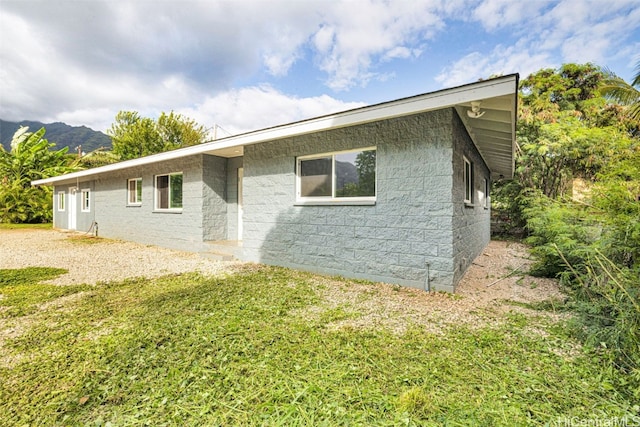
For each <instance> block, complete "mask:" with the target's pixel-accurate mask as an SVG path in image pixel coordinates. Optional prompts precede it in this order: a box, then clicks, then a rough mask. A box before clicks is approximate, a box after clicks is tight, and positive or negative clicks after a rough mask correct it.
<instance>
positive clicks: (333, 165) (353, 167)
mask: <svg viewBox="0 0 640 427" xmlns="http://www.w3.org/2000/svg"><path fill="white" fill-rule="evenodd" d="M296 163H297V167H296V195H297V200H298V201H300V202H314V201H327V202H331V201H336V202H338V201H363V202H366V201H375V198H376V148H375V147H368V148H364V149H359V150H350V151H340V152H333V153H323V154H317V155H313V156H302V157H298V159H297V162H296Z"/></svg>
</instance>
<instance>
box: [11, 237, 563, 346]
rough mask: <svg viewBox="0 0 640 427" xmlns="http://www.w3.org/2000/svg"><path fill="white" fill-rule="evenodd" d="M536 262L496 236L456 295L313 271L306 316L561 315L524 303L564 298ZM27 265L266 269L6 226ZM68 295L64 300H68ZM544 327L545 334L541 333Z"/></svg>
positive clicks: (380, 319) (83, 270) (357, 321)
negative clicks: (336, 311) (338, 312)
mask: <svg viewBox="0 0 640 427" xmlns="http://www.w3.org/2000/svg"><path fill="white" fill-rule="evenodd" d="M530 264H531V260H530V258H529V252H528V250H527V248H526V246H524V245H522V244H519V243H512V242H502V241H492V242H491V243H490V244H489V245H488V246H487V248H486V249H485V250H484V251H483V253H482V254H481V255H480V256H478V257H477V258H476V260H475V261H474V262H473V264H472V266H471V267H470V268H469V270H468V271H467V273H466V274H465V276H464V277H463V279H462V280H461V282H460V283H459V285H458V288H457V290H456V294H447V293H442V292H430V293H427V292H424V291H423V290H420V289H412V288H404V287H399V286H397V285H388V284H382V283H375V284H371V283H368V282H360V281H355V282H353V281H342V280H337V279H336V278H334V277H329V276H313V279H312V282H314V283H315V284H316V285H317V286H316V290H317V292H318V295H319V296H321V297H322V299H323V302H322V303H320V304H318V305H317V306H311V307H306V308H305V309H304V312H301V313H300V314H301V315H304V316H309V317H316V316H322V315H323V313H324V312H325V311H326V310H330V309H332V308H337V307H341V308H344V309H345V310H347V311H350V310H351V308H350V307H352V306H356V305H357V311H358V312H359V313H360V315H359V316H356V318H354V319H347V320H343V321H337V322H334V323H332V324H329V325H327V326H328V327H330V328H343V327H348V328H362V329H367V328H379V327H386V328H388V329H390V330H392V331H395V332H397V333H402V332H404V331H405V330H406V328H407V326H408V325H411V324H419V325H422V326H423V327H425V328H427V329H429V330H431V331H433V332H434V333H441V332H442V331H444V330H445V329H444V328H443V326H445V325H452V324H458V325H459V324H466V325H469V326H471V327H481V326H483V325H491V324H497V323H500V322H502V321H503V320H504V313H509V312H514V311H516V312H522V313H525V314H528V315H532V316H545V317H549V318H551V319H552V320H557V319H559V318H561V317H563V315H561V314H556V313H553V312H540V311H533V310H531V309H528V308H525V307H524V306H522V304H520V305H518V304H515V305H514V304H513V302H516V303H531V302H537V301H544V300H549V299H563V298H564V295H563V294H562V293H561V292H560V291H559V289H558V284H557V281H555V280H551V279H541V278H534V277H531V276H528V275H526V273H525V272H526V271H527V270H528V268H529V266H530ZM27 266H43V267H60V268H65V269H68V270H69V273H67V274H64V275H62V276H60V277H58V278H57V279H55V280H53V281H51V283H54V284H59V285H67V284H77V283H90V284H93V283H97V282H106V281H112V280H122V279H126V278H132V277H155V276H162V275H166V274H172V273H183V272H193V271H199V272H201V273H203V274H206V275H216V274H224V273H227V272H233V271H236V272H237V271H239V270H242V269H245V270H246V269H248V270H251V269H254V268H256V269H259V268H260V267H259V266H257V265H252V264H242V266H241V263H239V262H222V261H214V260H210V259H207V258H202V257H200V255H198V254H194V253H188V252H180V251H174V250H170V249H165V248H160V247H157V246H150V245H141V244H137V243H132V242H123V241H117V240H108V239H98V240H95V239H93V238H89V237H86V236H84V235H82V234H79V233H72V232H62V231H57V230H1V231H0V269H2V268H23V267H27ZM63 299H64V298H63ZM2 323H3V322H1V321H0V348H1V347H2V345H1V342H2V338H3V336H4V337H5V338H6V337H12V336H14V335H15V334H16V333H19V331H20V330H21V329H20V328H17V329H16V326H15V325H13V326H12V327H11V328H8V327H7V326H6V325H5V326H3V325H2ZM536 333H542V332H540V331H537V332H536Z"/></svg>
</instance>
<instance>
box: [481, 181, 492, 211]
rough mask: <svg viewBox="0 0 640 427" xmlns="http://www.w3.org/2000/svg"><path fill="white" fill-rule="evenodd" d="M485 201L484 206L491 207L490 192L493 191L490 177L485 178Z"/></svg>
mask: <svg viewBox="0 0 640 427" xmlns="http://www.w3.org/2000/svg"><path fill="white" fill-rule="evenodd" d="M483 181H484V202H483V206H482V207H484V208H485V209H489V206H491V199H490V198H489V194H490V191H491V184H490V183H489V180H488V179H484V180H483Z"/></svg>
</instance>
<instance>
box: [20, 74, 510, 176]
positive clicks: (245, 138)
mask: <svg viewBox="0 0 640 427" xmlns="http://www.w3.org/2000/svg"><path fill="white" fill-rule="evenodd" d="M517 85H518V75H517V74H510V75H507V76H502V77H497V78H494V79H489V80H483V81H479V82H475V83H470V84H466V85H463V86H458V87H454V88H449V89H443V90H440V91H436V92H430V93H427V94H423V95H416V96H412V97H409V98H402V99H398V100H395V101H389V102H384V103H381V104H375V105H371V106H366V107H361V108H356V109H353V110H348V111H343V112H340V113H335V114H330V115H326V116H321V117H316V118H312V119H308V120H302V121H298V122H293V123H289V124H285V125H280V126H275V127H271V128H266V129H261V130H257V131H252V132H248V133H244V134H240V135H234V136H230V137H227V138H223V139H220V140H216V141H211V142H207V143H203V144H200V145H194V146H191V147H185V148H181V149H177V150H173V151H166V152H163V153H158V154H153V155H150V156H146V157H141V158H138V159H132V160H126V161H123V162H119V163H114V164H111V165H106V166H101V167H97V168H93V169H86V170H83V171H78V172H73V173H70V174H66V175H60V176H56V177H51V178H45V179H39V180H35V181H32V182H31V185H33V186H38V185H54V184H56V183H64V182H73V181H75V180H79V179H81V178H86V177H89V176H94V175H100V174H104V173H109V172H115V171H119V170H123V169H128V168H132V167H137V166H143V165H147V164H151V163H157V162H162V161H167V160H173V159H178V158H182V157H188V156H193V155H197V154H206V153H210V154H212V153H215V152H216V151H219V150H224V149H229V148H233V147H244V146H246V145H252V144H258V143H263V142H268V141H272V140H276V139H281V138H287V137H292V136H299V135H304V134H309V133H313V132H319V131H325V130H330V129H337V128H342V127H347V126H354V125H359V124H364V123H369V122H373V121H377V120H383V119H391V118H395V117H401V116H406V115H411V114H418V113H422V112H427V111H433V110H439V109H443V108H449V107H454V106H456V105H459V104H464V103H468V102H471V101H474V100H481V99H486V98H492V97H496V96H503V95H508V94H513V93H516V96H517ZM512 128H513V129H514V131H513V135H514V140H513V141H514V142H515V116H514V119H513V120H512ZM512 145H514V144H512Z"/></svg>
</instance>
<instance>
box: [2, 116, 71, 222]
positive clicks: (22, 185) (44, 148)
mask: <svg viewBox="0 0 640 427" xmlns="http://www.w3.org/2000/svg"><path fill="white" fill-rule="evenodd" d="M28 130H29V128H26V127H22V128H20V129H19V130H18V131H17V132H16V133H15V135H14V136H13V140H12V141H11V150H10V151H6V150H5V149H4V148H2V147H0V184H1V185H0V223H42V222H51V220H52V219H53V197H52V190H51V188H50V187H37V188H36V187H32V186H31V181H33V180H36V179H42V178H48V177H50V176H54V175H60V174H63V173H66V172H71V171H73V170H74V169H75V164H74V163H73V162H69V159H68V158H67V156H66V153H67V151H68V149H67V148H66V147H65V148H63V149H61V150H53V148H54V147H55V144H53V143H50V142H49V141H47V140H46V139H45V138H44V134H45V129H44V128H41V129H40V130H38V131H37V132H29V131H28Z"/></svg>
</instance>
